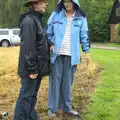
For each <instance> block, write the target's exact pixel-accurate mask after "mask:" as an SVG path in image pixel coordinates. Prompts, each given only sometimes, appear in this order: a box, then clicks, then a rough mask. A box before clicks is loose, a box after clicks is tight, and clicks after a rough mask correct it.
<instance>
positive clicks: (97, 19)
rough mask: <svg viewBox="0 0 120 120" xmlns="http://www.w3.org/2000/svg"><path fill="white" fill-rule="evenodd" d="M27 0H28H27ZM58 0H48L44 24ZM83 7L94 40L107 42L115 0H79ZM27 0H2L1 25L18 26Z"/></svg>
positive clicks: (0, 5)
mask: <svg viewBox="0 0 120 120" xmlns="http://www.w3.org/2000/svg"><path fill="white" fill-rule="evenodd" d="M26 1H27V0H26ZM57 1H58V0H52V2H51V0H47V2H48V4H49V5H48V8H47V13H46V14H45V17H44V24H46V22H47V19H48V17H49V15H50V14H51V12H52V11H53V10H54V9H55V6H56V4H57ZM79 1H80V4H81V7H82V8H83V10H84V11H85V12H86V14H87V19H88V24H89V31H90V36H91V40H92V41H97V42H104V41H105V42H106V41H108V40H109V36H110V35H109V28H108V25H107V20H108V17H109V14H110V9H111V8H112V4H113V0H91V1H90V0H79ZM24 2H25V0H17V1H16V0H1V2H0V15H1V16H2V17H0V27H9V28H10V27H18V21H19V16H20V13H21V12H22V11H24V10H25V8H23V4H24Z"/></svg>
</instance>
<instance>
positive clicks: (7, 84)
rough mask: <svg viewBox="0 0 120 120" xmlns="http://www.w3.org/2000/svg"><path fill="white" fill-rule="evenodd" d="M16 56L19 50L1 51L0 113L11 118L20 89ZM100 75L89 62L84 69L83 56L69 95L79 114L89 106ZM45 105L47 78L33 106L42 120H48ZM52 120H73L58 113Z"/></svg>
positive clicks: (94, 64)
mask: <svg viewBox="0 0 120 120" xmlns="http://www.w3.org/2000/svg"><path fill="white" fill-rule="evenodd" d="M18 55H19V47H11V48H0V108H1V109H0V113H2V112H5V111H8V112H9V113H10V115H11V116H12V114H13V110H14V104H15V102H16V99H17V97H18V93H19V88H20V79H19V77H18V76H17V73H16V72H17V65H18ZM99 72H100V70H99V66H98V65H97V64H96V63H93V62H92V61H91V62H90V64H89V66H86V64H85V60H84V56H83V58H82V63H81V64H80V65H78V66H77V70H76V73H75V79H74V85H73V92H72V93H73V95H72V99H73V103H72V106H73V108H74V109H77V110H78V111H79V112H80V113H84V111H85V108H86V103H87V104H88V103H89V102H90V94H91V92H92V91H94V89H95V86H96V80H97V78H98V75H99ZM47 101H48V78H47V77H46V78H44V80H43V81H42V85H41V88H40V91H39V96H38V103H37V106H36V109H37V111H38V113H39V114H40V117H41V120H49V119H50V118H48V116H47ZM11 120H12V117H11ZM52 120H53V118H52ZM55 120H72V118H71V117H69V116H63V115H62V114H61V113H59V112H58V113H57V117H56V118H55Z"/></svg>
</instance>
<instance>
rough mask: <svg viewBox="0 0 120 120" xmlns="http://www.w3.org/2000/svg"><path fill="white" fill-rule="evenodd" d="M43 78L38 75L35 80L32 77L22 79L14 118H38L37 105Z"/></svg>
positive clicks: (32, 119) (17, 119) (22, 119)
mask: <svg viewBox="0 0 120 120" xmlns="http://www.w3.org/2000/svg"><path fill="white" fill-rule="evenodd" d="M41 79H42V78H41V77H37V78H36V79H35V80H32V79H30V78H22V79H21V88H20V93H19V97H18V100H17V102H16V106H15V111H14V118H13V120H38V116H37V113H36V111H35V105H36V102H37V93H38V90H39V87H40V84H41Z"/></svg>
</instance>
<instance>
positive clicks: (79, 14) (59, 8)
mask: <svg viewBox="0 0 120 120" xmlns="http://www.w3.org/2000/svg"><path fill="white" fill-rule="evenodd" d="M72 1H73V3H74V4H75V7H76V10H77V11H76V13H77V14H76V16H77V17H78V16H81V15H82V16H83V17H85V16H86V14H85V12H84V11H83V10H82V9H81V7H80V4H79V1H78V0H72ZM63 8H64V7H63V4H62V0H59V1H58V4H57V7H56V11H57V12H60V11H61V10H62V9H63Z"/></svg>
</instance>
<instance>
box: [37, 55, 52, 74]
mask: <svg viewBox="0 0 120 120" xmlns="http://www.w3.org/2000/svg"><path fill="white" fill-rule="evenodd" d="M38 71H39V75H40V76H46V75H49V73H50V57H49V55H47V56H39V57H38Z"/></svg>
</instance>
